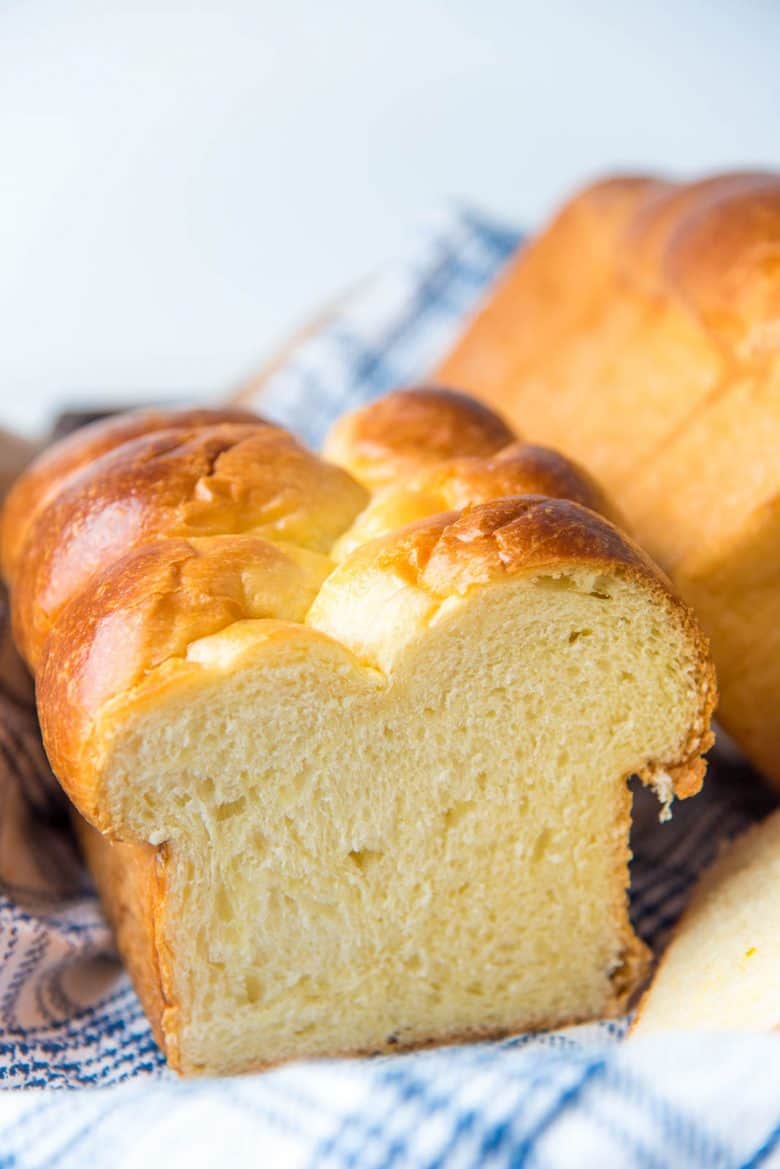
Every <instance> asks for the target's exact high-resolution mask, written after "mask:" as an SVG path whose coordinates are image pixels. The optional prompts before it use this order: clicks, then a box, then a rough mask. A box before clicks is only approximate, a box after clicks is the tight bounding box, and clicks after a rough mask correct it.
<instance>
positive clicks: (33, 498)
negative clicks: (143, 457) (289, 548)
mask: <svg viewBox="0 0 780 1169" xmlns="http://www.w3.org/2000/svg"><path fill="white" fill-rule="evenodd" d="M262 421H263V419H261V418H259V417H258V416H257V415H256V414H253V413H252V412H251V411H249V410H242V409H240V408H239V407H221V408H218V409H206V408H196V409H192V410H136V411H133V412H132V413H129V414H119V415H117V416H116V417H114V418H106V419H102V420H101V421H99V422H92V423H90V424H89V425H88V426H83V427H81V428H80V429H79V430H76V431H74V433H73V434H71V435H69V436H68V437H67V438H64V439H62V440H61V441H60V442H58V443H56V444H55V445H54V446H51V447H48V448H47V449H46V450H44V451H43V452H42V453H41V454H40V455H38V457H37V458H36V459H35V460H34V461H33V462H32V463H31V465H30V466H28V467H27V469H26V471H25V473H24V475H23V476H22V477H21V478H18V479H17V480H16V483H15V484H14V486H13V488H12V490H11V491H10V492H9V494H8V497H7V499H6V501H5V504H4V505H3V522H2V540H1V541H0V557H1V559H2V570H3V576H4V577H5V579H6V580H9V581H11V580H13V576H14V572H15V568H16V563H17V559H18V556H19V553H20V551H21V548H22V545H23V544H24V541H25V538H26V534H27V531H28V529H29V527H30V525H31V523H32V521H33V520H34V519H35V516H36V515H37V514H38V512H39V511H40V510H41V509H42V508H43V507H44V506H45V505H46V503H47V502H48V501H49V500H50V499H52V498H53V497H54V496H55V495H56V494H57V492H58V491H60V490H61V489H62V487H63V485H64V484H65V481H66V480H67V479H69V478H70V477H71V476H72V475H75V474H77V473H78V472H79V471H80V470H82V468H84V467H88V466H89V464H90V463H94V461H95V460H96V459H98V458H100V456H101V455H105V454H107V453H108V451H112V450H115V449H116V448H117V447H119V446H121V445H122V444H123V443H126V442H131V441H132V440H133V439H134V438H141V437H142V436H143V435H145V434H152V433H154V431H156V430H174V429H177V430H178V429H184V430H191V429H194V428H196V427H199V426H214V425H215V424H217V423H220V422H237V423H261V422H262Z"/></svg>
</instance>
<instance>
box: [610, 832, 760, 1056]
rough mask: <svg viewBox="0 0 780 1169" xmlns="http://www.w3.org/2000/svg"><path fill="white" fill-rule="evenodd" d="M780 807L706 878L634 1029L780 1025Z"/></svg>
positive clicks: (641, 1031)
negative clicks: (778, 810) (778, 892)
mask: <svg viewBox="0 0 780 1169" xmlns="http://www.w3.org/2000/svg"><path fill="white" fill-rule="evenodd" d="M779 888H780V812H775V813H773V815H771V816H770V817H769V819H768V820H765V821H764V823H763V824H759V825H757V826H756V827H755V828H751V829H749V830H748V831H747V832H745V833H744V835H742V836H740V837H739V839H738V840H736V841H735V842H734V843H733V844H731V845H729V846H728V847H727V848H726V849H725V850H724V852H723V853H722V854H721V856H720V857H719V859H718V860H717V861H716V862H715V864H714V865H713V866H712V868H711V869H710V870H709V872H707V873H705V874H704V876H703V877H702V878H701V881H700V882H699V885H698V888H697V889H696V892H695V894H694V896H693V899H692V901H691V903H690V905H689V907H688V909H687V910H686V912H685V914H684V916H683V918H682V920H681V922H680V924H679V926H678V927H677V931H676V933H675V935H674V937H673V938H672V941H671V943H670V945H669V949H668V950H667V952H666V954H665V955H664V957H663V960H662V962H661V965H660V967H659V969H658V973H657V974H656V976H655V978H654V980H653V983H652V985H651V987H650V989H649V991H648V992H647V994H646V995H645V997H644V999H643V1000H642V1003H641V1006H640V1009H639V1012H638V1015H637V1019H636V1022H635V1023H634V1027H633V1030H632V1034H644V1033H645V1032H649V1031H664V1030H671V1029H680V1028H683V1029H690V1030H697V1029H703V1030H708V1031H713V1030H717V1031H721V1030H753V1031H755V1030H760V1031H770V1030H775V1029H776V1028H777V1027H780V994H778V989H779V988H780V897H778V895H777V891H778V889H779Z"/></svg>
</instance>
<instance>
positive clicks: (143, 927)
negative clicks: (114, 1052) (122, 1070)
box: [73, 813, 167, 1051]
mask: <svg viewBox="0 0 780 1169" xmlns="http://www.w3.org/2000/svg"><path fill="white" fill-rule="evenodd" d="M73 824H74V827H75V829H76V834H77V836H78V838H79V843H80V844H81V848H82V851H83V853H84V856H85V859H86V861H87V864H88V866H89V869H90V872H91V873H92V876H93V878H94V880H95V884H96V885H97V887H98V889H99V891H100V899H101V901H102V903H103V908H104V909H105V911H106V916H107V917H108V920H109V923H110V925H111V928H112V929H113V931H114V935H115V937H116V942H117V949H118V950H119V953H120V954H121V955H122V959H123V961H124V962H125V964H126V965H127V968H128V972H129V974H130V977H131V979H132V981H133V986H134V987H135V989H136V992H137V994H138V997H139V998H140V1000H141V1002H142V1003H143V1008H144V1011H145V1013H146V1017H147V1018H148V1020H149V1022H150V1024H151V1027H152V1033H153V1034H154V1037H155V1039H156V1041H157V1043H158V1044H159V1045H160V1047H161V1048H162V1050H163V1051H166V1046H167V1045H166V1035H165V1031H164V1029H163V1012H164V1011H165V1009H166V1005H167V1004H166V1000H165V995H164V993H163V982H162V977H161V971H160V962H159V956H158V946H157V939H156V936H155V923H156V920H157V914H158V910H159V906H160V904H161V901H162V899H163V898H164V896H165V880H164V857H163V855H162V854H163V850H162V849H159V848H152V846H151V845H149V844H141V843H130V844H128V843H119V842H116V841H111V840H108V839H107V838H106V837H105V836H103V835H102V834H101V833H100V832H98V831H97V830H96V829H95V828H93V827H92V826H91V825H90V824H88V823H87V822H86V820H83V819H82V818H81V816H79V815H78V813H74V815H73Z"/></svg>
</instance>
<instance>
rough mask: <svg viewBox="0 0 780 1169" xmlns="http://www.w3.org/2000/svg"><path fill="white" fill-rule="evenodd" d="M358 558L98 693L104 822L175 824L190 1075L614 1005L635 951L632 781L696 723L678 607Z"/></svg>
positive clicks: (593, 575)
mask: <svg viewBox="0 0 780 1169" xmlns="http://www.w3.org/2000/svg"><path fill="white" fill-rule="evenodd" d="M346 572H347V567H346V566H342V568H341V569H339V570H337V572H336V573H335V574H334V576H333V577H332V578H330V580H329V581H328V582H327V583H326V586H325V588H324V589H323V591H322V592H321V593H320V596H319V598H318V601H317V602H316V603H315V605H314V607H313V609H312V611H311V612H310V614H309V618H308V622H307V624H305V625H290V624H288V623H285V622H275V621H250V622H245V623H239V624H236V625H233V626H231V627H230V628H229V629H227V630H226V631H225V632H223V633H219V634H216V635H214V636H212V637H210V638H206V639H204V640H202V641H200V642H197V643H195V644H194V645H193V646H191V647H190V650H189V652H188V654H187V658H186V660H176V661H174V662H169V663H167V665H166V666H165V667H161V668H160V669H159V670H158V671H156V672H155V673H153V675H152V676H150V677H149V678H148V679H147V680H146V682H145V683H144V684H143V685H142V687H141V688H139V689H138V690H136V691H135V692H133V694H132V696H131V698H130V699H129V700H120V702H119V704H118V706H116V707H115V708H114V709H113V710H106V711H105V712H104V715H103V718H104V720H108V719H111V720H112V721H113V722H114V725H115V726H116V727H117V733H116V735H115V737H114V738H113V739H112V740H111V741H110V749H109V752H108V757H107V758H106V760H105V762H104V774H105V787H104V796H103V798H104V800H105V804H106V807H107V808H108V812H109V816H110V819H111V820H112V821H113V822H114V823H121V824H123V825H124V826H125V829H124V830H125V832H126V833H129V834H131V835H132V836H133V837H135V838H137V839H138V838H140V839H145V840H148V841H150V842H151V843H153V844H155V845H161V844H164V849H165V854H166V861H167V878H166V887H165V896H164V899H163V900H162V904H161V908H160V916H159V918H158V922H157V937H158V945H161V947H162V952H163V954H164V953H165V952H166V951H169V952H171V953H175V954H176V963H175V969H171V970H170V971H169V972H168V976H167V977H168V983H167V986H166V996H167V998H168V1000H169V1002H170V1003H171V1004H172V1005H170V1006H169V1007H168V1008H167V1010H168V1012H174V1013H175V1014H177V1015H178V1017H177V1018H174V1017H171V1016H169V1017H167V1018H166V1016H165V1015H164V1017H163V1026H164V1028H165V1031H166V1033H167V1034H169V1035H177V1036H178V1038H177V1039H176V1044H177V1046H178V1050H176V1051H173V1052H171V1054H172V1055H173V1058H174V1061H175V1062H177V1063H178V1064H179V1065H180V1066H181V1067H182V1069H184V1070H189V1071H196V1070H203V1069H213V1068H215V1067H219V1068H220V1069H221V1070H223V1071H225V1070H227V1071H231V1070H237V1069H242V1068H245V1067H247V1066H252V1065H256V1064H257V1063H258V1055H259V1056H260V1060H259V1062H261V1063H266V1062H269V1063H270V1062H275V1061H277V1060H283V1059H287V1058H290V1057H292V1056H301V1055H325V1054H338V1053H342V1052H345V1051H361V1050H364V1051H373V1050H381V1049H386V1048H388V1047H393V1046H395V1045H407V1044H416V1043H420V1042H427V1041H431V1040H434V1039H435V1040H448V1039H453V1040H454V1039H457V1038H466V1037H469V1036H473V1035H476V1034H489V1033H496V1032H498V1033H501V1032H505V1031H512V1030H522V1029H525V1028H528V1027H538V1026H541V1025H545V1024H553V1023H560V1022H562V1021H566V1020H570V1019H571V1020H574V1019H582V1018H587V1017H593V1016H599V1015H603V1014H605V1013H614V1012H615V1011H618V1010H620V1009H621V1008H622V1007H623V1005H624V1003H625V992H626V991H627V990H628V989H629V988H631V987H632V986H634V985H635V983H636V980H637V976H638V973H639V969H640V968H641V963H642V961H643V952H642V947H641V945H640V944H639V943H638V942H637V940H636V939H635V938H634V936H633V934H632V932H631V929H630V926H629V923H628V918H627V905H626V886H627V879H628V874H627V863H628V857H629V852H628V827H629V814H630V796H629V793H628V789H627V785H626V779H627V777H628V776H629V775H630V774H631V773H634V772H641V771H644V772H645V773H646V775H647V776H648V778H651V779H656V780H657V781H658V782H659V783H660V784H661V786H662V787H663V785H664V783H665V781H666V782H668V784H669V785H670V784H671V780H669V779H668V777H665V776H664V773H663V768H662V767H661V766H660V761H663V760H666V759H677V758H679V757H680V752H681V745H682V744H683V743H684V742H685V741H686V737H687V736H688V733H689V728H690V725H691V723H692V721H693V720H694V718H695V714H696V707H697V705H698V702H699V697H698V695H697V691H696V681H695V679H696V670H697V663H696V662H695V661H694V660H693V658H692V654H691V643H690V640H689V639H688V637H687V636H686V632H685V630H684V629H683V628H682V626H681V624H680V621H679V617H678V610H677V609H676V608H675V607H674V606H673V605H671V604H665V603H664V601H663V597H662V595H661V597H660V599H659V597H657V596H654V595H653V594H652V592H651V591H649V590H648V589H647V588H646V587H645V586H644V584H641V583H637V582H636V581H634V580H632V579H630V578H629V577H624V576H622V575H621V574H620V573H619V572H610V571H599V570H593V569H584V570H583V569H576V568H572V569H567V570H565V571H550V572H543V573H536V574H532V575H529V576H527V577H526V576H520V577H519V578H516V579H511V580H510V581H508V582H506V583H499V584H493V585H491V586H488V587H485V588H483V589H476V590H472V591H471V592H470V593H468V594H466V595H464V596H453V597H450V598H449V599H447V600H445V601H443V602H440V601H438V600H437V599H436V598H435V597H433V596H431V595H429V594H427V593H426V592H424V591H423V590H422V589H417V588H414V587H412V586H411V585H409V584H407V583H405V582H403V581H402V580H401V579H399V578H395V579H394V578H393V577H392V576H388V574H386V573H382V572H378V571H375V572H374V573H373V579H371V576H372V574H371V571H370V570H369V569H367V570H366V571H365V572H363V573H355V572H354V569H353V575H352V576H351V577H348V576H347V577H346V578H345V573H346ZM350 581H351V582H352V585H353V587H352V588H350ZM128 706H131V707H132V713H125V711H126V710H127V708H128ZM123 708H124V710H123ZM665 794H666V795H669V794H670V786H669V787H668V788H667V790H666V792H665ZM163 983H164V985H165V983H166V978H165V974H164V976H163Z"/></svg>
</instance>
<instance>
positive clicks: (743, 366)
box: [437, 173, 780, 783]
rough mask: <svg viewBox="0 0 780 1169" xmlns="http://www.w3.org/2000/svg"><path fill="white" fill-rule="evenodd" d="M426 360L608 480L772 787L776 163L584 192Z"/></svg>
mask: <svg viewBox="0 0 780 1169" xmlns="http://www.w3.org/2000/svg"><path fill="white" fill-rule="evenodd" d="M572 257H576V263H573V262H572ZM437 376H440V377H441V378H443V379H445V380H449V381H454V382H456V383H457V384H460V385H463V386H464V387H465V388H466V389H469V390H472V391H474V392H476V393H478V394H479V395H480V396H482V397H483V398H484V399H485V400H486V401H487V402H488V403H489V404H491V405H495V406H496V408H498V409H500V410H503V411H505V413H506V415H507V417H509V418H510V420H513V421H514V420H516V421H517V424H518V425H519V426H521V427H522V429H523V432H524V433H525V434H528V435H529V436H531V437H532V438H533V439H534V440H535V441H539V442H543V443H549V444H550V445H551V446H554V447H555V448H556V449H558V450H561V451H563V453H564V454H566V455H567V456H570V457H573V458H576V459H577V460H579V461H581V462H582V463H583V465H585V466H586V467H588V469H589V470H591V471H593V473H594V474H595V475H596V477H597V478H598V479H599V481H600V482H602V483H603V484H604V486H605V487H606V489H607V491H608V492H609V494H610V496H611V497H613V498H615V499H616V500H617V502H618V503H619V505H620V506H621V508H622V509H623V510H624V511H625V513H626V515H627V518H628V521H629V523H630V525H631V528H632V530H633V531H634V532H635V533H636V535H637V538H638V539H639V540H640V541H641V542H642V544H643V545H644V546H645V547H647V548H648V549H649V550H650V552H651V553H652V555H653V556H654V557H655V558H656V559H657V560H658V561H659V563H660V564H661V565H662V566H663V567H665V568H666V570H667V571H668V572H669V573H670V575H671V576H672V579H673V582H674V584H675V587H676V588H677V589H678V590H679V592H680V593H681V594H682V596H683V597H684V599H685V600H686V601H687V602H688V603H689V604H690V605H691V606H692V608H693V609H694V610H695V611H696V612H697V614H698V615H699V617H700V620H701V622H702V624H703V626H704V628H705V631H706V632H707V633H708V635H709V636H710V637H711V639H712V644H713V651H714V654H715V661H716V665H717V667H718V672H719V675H720V683H721V692H722V695H723V698H722V702H721V708H720V718H721V721H722V722H723V723H724V725H725V726H726V728H727V729H728V730H729V733H730V734H732V735H733V737H734V738H735V739H736V740H737V741H738V742H739V744H740V745H741V746H742V747H743V749H744V750H745V752H746V753H747V754H748V755H749V756H750V758H751V759H752V761H753V762H754V763H755V764H756V765H757V766H758V767H759V768H761V770H763V771H764V772H765V773H766V774H767V776H768V777H770V778H774V779H775V781H776V782H777V783H780V764H778V760H780V723H779V722H778V720H777V718H776V717H775V711H776V709H777V707H778V703H780V665H779V664H778V663H780V656H779V654H778V649H780V634H779V633H778V630H779V629H780V551H779V550H780V508H778V506H777V501H778V500H780V461H778V458H777V443H778V435H779V434H780V394H778V386H780V175H777V174H761V173H755V174H751V173H746V174H731V175H719V176H715V177H713V178H710V179H705V180H702V181H700V182H696V183H669V182H658V181H656V180H654V179H651V178H649V177H647V178H644V179H642V178H638V179H631V180H623V179H619V180H612V181H608V182H606V183H599V184H596V185H595V186H593V187H591V188H589V189H587V190H586V191H584V192H582V193H580V194H579V195H577V196H576V197H575V198H574V199H572V200H571V201H570V202H569V203H568V204H567V205H566V207H564V209H563V210H562V211H561V212H560V213H559V215H558V216H557V217H556V218H555V219H554V221H553V222H552V223H551V225H550V226H549V227H548V228H547V229H546V230H545V231H544V232H543V233H542V234H541V235H540V236H539V238H538V239H537V240H536V241H535V242H534V243H533V244H532V245H531V246H530V247H529V248H528V249H525V250H524V251H523V252H522V253H520V254H519V255H518V256H517V257H516V258H515V259H514V260H513V261H512V262H511V263H510V265H509V266H508V268H507V270H506V272H505V273H504V275H503V276H502V278H501V279H500V281H499V282H498V284H497V286H496V288H495V290H494V292H493V294H492V295H491V296H490V297H489V299H488V300H487V302H486V304H485V306H484V308H483V310H482V311H481V312H480V313H479V314H478V316H477V317H476V319H475V320H474V321H473V322H472V324H471V325H470V327H469V328H468V329H467V330H466V332H465V333H464V335H463V337H462V338H461V340H460V341H459V342H458V344H457V345H456V347H455V349H454V350H453V352H452V353H451V354H450V355H449V357H447V358H446V360H445V361H444V362H443V364H442V366H441V367H440V369H439V370H438V374H437Z"/></svg>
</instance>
